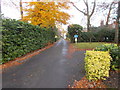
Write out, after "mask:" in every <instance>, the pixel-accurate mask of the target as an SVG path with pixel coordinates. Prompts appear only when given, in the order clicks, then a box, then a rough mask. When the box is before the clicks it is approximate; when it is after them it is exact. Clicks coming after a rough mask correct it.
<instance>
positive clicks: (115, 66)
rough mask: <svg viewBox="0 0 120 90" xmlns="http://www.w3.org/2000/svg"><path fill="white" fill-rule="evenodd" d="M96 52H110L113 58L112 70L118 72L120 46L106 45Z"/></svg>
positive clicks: (98, 48)
mask: <svg viewBox="0 0 120 90" xmlns="http://www.w3.org/2000/svg"><path fill="white" fill-rule="evenodd" d="M95 51H109V52H110V55H111V57H112V59H113V60H112V61H111V69H113V70H117V69H119V64H120V46H117V45H116V44H106V45H102V46H99V47H97V48H96V49H95Z"/></svg>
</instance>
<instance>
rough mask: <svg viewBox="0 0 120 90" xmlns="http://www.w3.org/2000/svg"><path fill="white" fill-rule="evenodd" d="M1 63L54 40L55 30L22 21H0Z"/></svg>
mask: <svg viewBox="0 0 120 90" xmlns="http://www.w3.org/2000/svg"><path fill="white" fill-rule="evenodd" d="M2 28H3V29H2V55H3V57H2V58H3V60H2V63H5V62H8V61H10V60H13V59H15V58H16V57H20V56H23V55H25V54H27V53H29V52H31V51H34V50H37V49H40V48H43V47H45V46H46V45H47V44H48V43H53V42H54V41H55V32H54V31H53V30H52V29H51V28H49V29H46V28H41V27H39V26H34V25H31V24H29V23H25V22H22V21H17V20H12V19H5V20H3V21H2Z"/></svg>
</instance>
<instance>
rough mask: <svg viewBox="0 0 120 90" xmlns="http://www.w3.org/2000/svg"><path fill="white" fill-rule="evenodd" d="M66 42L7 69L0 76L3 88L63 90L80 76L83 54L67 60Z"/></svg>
mask: <svg viewBox="0 0 120 90" xmlns="http://www.w3.org/2000/svg"><path fill="white" fill-rule="evenodd" d="M68 45H69V44H68V43H67V42H66V41H65V40H64V39H61V40H60V41H59V42H58V43H56V44H55V45H54V46H53V47H51V48H49V49H47V50H45V51H43V52H41V53H40V54H38V55H36V56H34V57H32V58H30V59H28V60H27V61H26V62H25V63H23V64H21V65H19V66H14V67H12V68H9V69H8V70H7V71H6V72H4V73H3V88H67V87H68V85H69V84H70V85H72V84H73V82H74V80H80V79H81V78H82V77H83V76H84V74H85V71H84V53H85V51H76V52H75V53H73V54H72V57H71V58H68V57H67V54H68Z"/></svg>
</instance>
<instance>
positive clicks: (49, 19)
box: [22, 2, 70, 27]
mask: <svg viewBox="0 0 120 90" xmlns="http://www.w3.org/2000/svg"><path fill="white" fill-rule="evenodd" d="M62 9H69V6H68V4H67V3H65V2H63V3H61V2H58V3H55V2H29V3H28V5H27V7H26V8H24V11H25V12H26V15H25V16H24V17H23V19H22V20H23V21H29V22H31V24H33V25H39V26H41V27H54V26H55V24H56V23H57V24H67V23H68V22H67V20H69V18H70V15H69V14H68V13H66V12H64V11H63V10H62Z"/></svg>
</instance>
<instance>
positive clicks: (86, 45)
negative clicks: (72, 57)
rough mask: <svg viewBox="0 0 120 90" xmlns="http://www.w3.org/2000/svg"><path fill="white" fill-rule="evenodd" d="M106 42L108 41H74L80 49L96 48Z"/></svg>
mask: <svg viewBox="0 0 120 90" xmlns="http://www.w3.org/2000/svg"><path fill="white" fill-rule="evenodd" d="M103 44H106V42H81V43H73V45H74V46H75V47H76V48H79V49H94V48H95V47H97V46H101V45H103Z"/></svg>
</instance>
